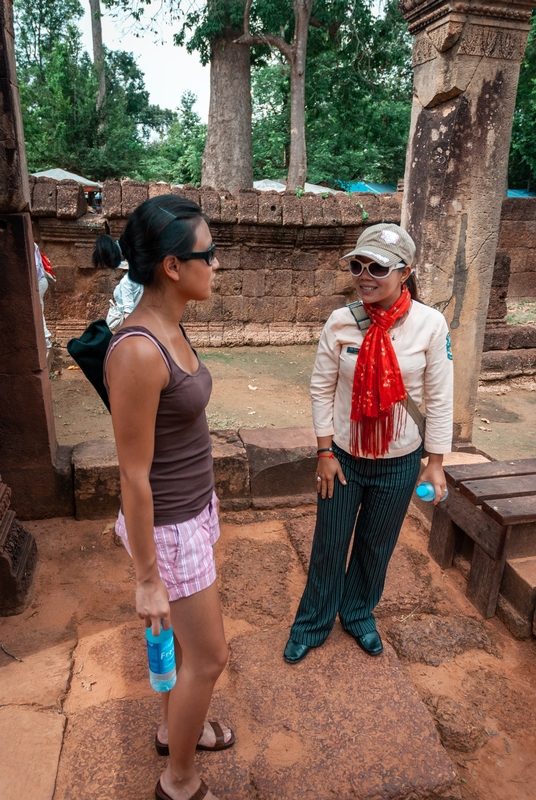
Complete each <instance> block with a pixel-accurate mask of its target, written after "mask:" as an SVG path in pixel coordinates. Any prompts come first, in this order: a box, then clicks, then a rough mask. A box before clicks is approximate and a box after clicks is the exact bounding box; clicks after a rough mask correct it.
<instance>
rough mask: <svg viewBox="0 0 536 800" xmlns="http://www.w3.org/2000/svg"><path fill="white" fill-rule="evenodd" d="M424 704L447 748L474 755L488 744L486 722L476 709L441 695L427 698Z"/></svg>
mask: <svg viewBox="0 0 536 800" xmlns="http://www.w3.org/2000/svg"><path fill="white" fill-rule="evenodd" d="M424 702H425V703H426V706H427V708H428V710H429V711H430V713H431V714H432V716H433V718H434V720H435V723H436V726H437V730H438V732H439V736H440V737H441V741H442V742H443V744H444V745H445V747H451V748H452V749H453V750H459V751H461V752H462V753H474V752H475V750H478V749H479V748H480V747H482V745H483V744H485V743H486V741H487V739H488V735H487V733H486V731H485V729H484V722H483V720H482V717H479V716H478V714H477V713H476V711H475V709H474V708H471V707H470V706H467V705H462V704H461V703H457V702H456V701H455V700H452V699H451V698H450V697H444V696H441V695H435V696H432V697H428V698H425V701H424Z"/></svg>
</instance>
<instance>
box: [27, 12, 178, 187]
mask: <svg viewBox="0 0 536 800" xmlns="http://www.w3.org/2000/svg"><path fill="white" fill-rule="evenodd" d="M14 11H15V52H16V59H17V72H18V80H19V90H20V96H21V105H22V113H23V122H24V132H25V140H26V151H27V159H28V167H29V170H30V172H34V171H37V170H41V169H47V168H49V167H55V166H61V167H63V168H64V169H67V170H71V171H73V172H78V173H80V174H82V175H85V176H86V177H88V178H92V179H93V180H104V179H106V178H115V177H121V176H125V175H129V174H130V173H131V172H132V171H133V170H135V169H136V168H137V166H138V164H139V161H140V158H141V156H142V155H143V153H144V151H145V146H146V144H147V143H148V142H149V139H150V137H151V135H153V133H154V132H162V131H164V130H166V129H167V128H168V127H169V125H170V124H171V123H172V122H173V120H174V119H175V115H174V114H173V113H172V112H171V111H168V110H166V109H161V108H160V107H158V106H154V105H151V103H150V102H149V94H148V92H147V90H146V89H145V84H144V80H143V74H142V73H141V71H140V69H139V68H138V66H137V64H136V62H135V59H134V57H133V55H132V54H131V53H126V52H122V51H108V50H105V64H106V67H105V72H106V98H105V102H104V105H103V106H102V108H101V109H100V111H97V107H96V97H97V87H98V80H97V76H96V73H95V70H94V67H93V63H92V61H91V59H90V57H89V55H88V54H87V53H86V52H85V51H84V50H83V48H82V44H81V33H80V30H79V28H78V26H77V22H78V20H79V19H80V17H81V16H82V14H83V11H82V7H81V4H80V2H79V0H15V4H14Z"/></svg>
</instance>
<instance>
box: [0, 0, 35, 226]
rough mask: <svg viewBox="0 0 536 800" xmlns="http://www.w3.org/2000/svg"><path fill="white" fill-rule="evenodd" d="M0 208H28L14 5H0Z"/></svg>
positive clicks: (21, 209) (5, 210)
mask: <svg viewBox="0 0 536 800" xmlns="http://www.w3.org/2000/svg"><path fill="white" fill-rule="evenodd" d="M0 109H1V126H2V135H1V136H0V165H1V169H2V181H1V182H0V211H1V212H4V213H8V214H9V213H19V212H21V211H27V210H28V209H29V208H30V187H29V183H28V167H27V164H26V150H25V146H24V130H23V126H22V113H21V107H20V97H19V90H18V84H17V67H16V63H15V47H14V34H13V7H12V5H11V4H9V3H3V4H2V6H1V7H0Z"/></svg>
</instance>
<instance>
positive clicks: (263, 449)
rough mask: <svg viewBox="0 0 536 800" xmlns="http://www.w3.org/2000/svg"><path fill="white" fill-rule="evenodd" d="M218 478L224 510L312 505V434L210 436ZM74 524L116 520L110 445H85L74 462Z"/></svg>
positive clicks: (115, 470)
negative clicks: (108, 518)
mask: <svg viewBox="0 0 536 800" xmlns="http://www.w3.org/2000/svg"><path fill="white" fill-rule="evenodd" d="M211 436H212V448H213V456H214V478H215V486H216V492H217V494H218V497H219V499H220V503H221V507H222V509H223V510H232V511H238V510H241V509H244V508H249V507H250V506H251V505H253V506H254V507H255V508H274V507H282V506H296V505H302V504H304V503H305V504H307V503H314V502H315V500H316V492H315V491H314V485H313V474H314V469H315V467H316V438H315V435H314V431H313V429H312V428H281V429H267V428H256V429H251V430H249V429H242V430H241V431H240V432H236V431H231V430H218V431H212V432H211ZM72 465H73V472H74V495H75V515H76V519H79V520H80V519H103V518H106V517H111V516H114V515H115V514H117V511H118V509H119V502H120V500H119V498H120V480H119V462H118V459H117V451H116V449H115V444H114V442H113V441H110V440H102V439H101V440H97V441H89V442H82V443H81V444H78V445H76V446H75V447H74V450H73V456H72Z"/></svg>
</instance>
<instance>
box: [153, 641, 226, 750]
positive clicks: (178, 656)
mask: <svg viewBox="0 0 536 800" xmlns="http://www.w3.org/2000/svg"><path fill="white" fill-rule="evenodd" d="M174 639H175V663H176V667H177V672H178V671H179V669H180V666H181V664H182V650H181V646H180V644H179V643H178V641H177V637H176V636H175V635H174ZM168 713H169V692H163V693H162V720H161V722H160V725H159V727H158V733H157V736H158V741H159V742H161V743H162V744H168V742H169V733H168ZM220 724H221V723H220ZM221 728H222V731H223V736H224V740H225V741H226V742H228V741H229V740H230V738H231V736H232V731H231V729H230V728H228V727H227V726H226V725H223V724H221ZM198 744H203V745H205V747H214V745H215V744H216V734H215V732H214V730H213V728H212V726H211V725H210V724H209V723H208V722H207V721H205V722H204V724H203V732H202V734H201V736H200V738H199V740H198Z"/></svg>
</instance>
